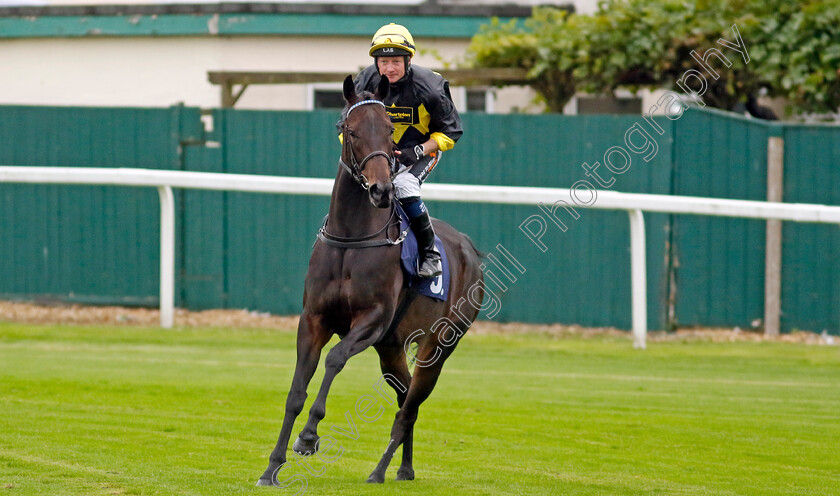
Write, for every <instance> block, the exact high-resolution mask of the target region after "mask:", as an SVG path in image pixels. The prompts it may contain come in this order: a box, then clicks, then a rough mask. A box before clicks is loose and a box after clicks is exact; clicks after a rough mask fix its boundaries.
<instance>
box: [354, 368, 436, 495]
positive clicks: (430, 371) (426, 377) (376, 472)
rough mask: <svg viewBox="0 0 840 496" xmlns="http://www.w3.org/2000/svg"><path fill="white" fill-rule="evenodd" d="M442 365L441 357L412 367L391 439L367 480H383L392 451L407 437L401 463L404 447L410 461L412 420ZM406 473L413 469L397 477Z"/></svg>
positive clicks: (432, 386)
mask: <svg viewBox="0 0 840 496" xmlns="http://www.w3.org/2000/svg"><path fill="white" fill-rule="evenodd" d="M442 366H443V359H441V360H438V361H437V362H436V363H434V364H432V365H430V366H428V367H422V366H419V365H418V366H417V368H415V369H414V377H412V378H411V386H409V388H408V395H407V396H406V398H405V403H404V404H403V406H402V407H401V408H400V410H399V411H398V412H397V415H396V418H394V425H393V427H391V440H390V442H389V443H388V447H387V448H386V449H385V453H383V454H382V458H381V459H380V460H379V464H377V465H376V468H375V469H373V472H372V473H371V474H370V477H368V480H367V481H368V482H384V481H385V471H386V470H387V469H388V465H389V464H390V463H391V458H393V457H394V453H395V452H396V451H397V448H398V447H399V446H400V444H403V443H405V442H406V441H407V440H409V439H411V441H409V445H408V446H403V463H405V461H406V448H408V455H407V456H408V463H409V464H410V463H411V449H412V448H413V446H412V444H413V437H412V436H413V430H414V422H415V421H417V412H418V410H419V409H420V404H422V403H423V401H425V400H426V398H428V397H429V395H430V394H431V393H432V390H433V389H434V388H435V384H436V383H437V380H438V377H439V376H440V371H441V367H442ZM409 466H410V465H409ZM401 469H402V467H401ZM408 475H411V476H412V478H413V476H414V470H413V469H411V473H410V474H409V473H408V472H407V471H405V472H403V473H402V476H403V478H402V479H400V474H399V473H398V474H397V478H398V479H400V480H405V478H407V476H408Z"/></svg>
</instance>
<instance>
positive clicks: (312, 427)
mask: <svg viewBox="0 0 840 496" xmlns="http://www.w3.org/2000/svg"><path fill="white" fill-rule="evenodd" d="M383 313H384V312H383V311H382V309H381V308H377V309H376V310H372V311H370V312H367V313H365V314H364V315H362V316H360V317H358V318H357V319H354V322H353V326H352V327H351V329H350V332H348V333H347V335H346V336H345V337H344V338H343V339H342V340H341V341H340V342H339V343H338V344H336V345H335V346H333V347H332V349H331V350H330V351H329V353H327V359H326V360H324V368H325V369H326V370H325V371H324V381H323V382H322V383H321V389H319V390H318V396H317V397H316V398H315V401H314V402H313V403H312V407H311V408H310V409H309V419H308V420H307V421H306V425H305V426H304V427H303V429H302V430H301V431H300V435H299V436H298V438H297V440H296V441H295V444H294V445H293V446H292V449H294V450H295V452H297V453H300V454H302V455H304V454H311V453H314V452H315V451H316V449H317V445H318V439H319V437H318V423H319V422H321V420H323V418H324V416H325V415H326V414H327V407H326V405H327V395H328V394H329V392H330V386H331V385H332V382H333V380H335V376H336V375H338V373H339V372H341V369H343V368H344V365H346V364H347V360H349V359H350V357H352V356H354V355H356V354H358V353H361V352H362V351H364V350H366V349H367V348H369V347H370V346H371V345H372V344H373V343H375V342H376V341H377V340H378V339H379V337H380V334H381V333H382V331H383V330H384V327H385V325H386V324H387V322H386V321H387V319H385V318H384V317H383Z"/></svg>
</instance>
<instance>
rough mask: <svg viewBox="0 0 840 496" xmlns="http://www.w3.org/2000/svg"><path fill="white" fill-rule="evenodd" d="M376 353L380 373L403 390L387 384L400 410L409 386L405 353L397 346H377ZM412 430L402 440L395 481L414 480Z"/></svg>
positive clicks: (409, 380) (409, 378) (409, 376)
mask: <svg viewBox="0 0 840 496" xmlns="http://www.w3.org/2000/svg"><path fill="white" fill-rule="evenodd" d="M376 351H377V352H379V365H380V367H381V369H382V373H383V374H391V375H393V376H394V377H395V378H396V379H397V381H399V385H402V386H403V388H400V387H399V386H398V385H397V384H393V383H389V384H391V387H393V388H394V391H396V393H397V405H398V406H399V407H400V408H402V407H403V404H405V398H406V396H407V395H408V385H410V384H411V374H410V373H409V372H408V365H407V364H406V361H405V351H404V350H403V349H402V348H401V347H399V346H393V347H387V348H384V347H379V346H377V347H376ZM413 430H414V428H413V427H412V428H411V429H410V430H409V431H408V433H407V434H406V436H405V439H404V440H403V454H402V463H401V464H400V469H399V471H397V480H414V468H413V467H412V452H411V449H412V444H413V441H412V432H413Z"/></svg>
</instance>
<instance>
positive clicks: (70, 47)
mask: <svg viewBox="0 0 840 496" xmlns="http://www.w3.org/2000/svg"><path fill="white" fill-rule="evenodd" d="M417 42H418V45H419V48H420V49H419V51H418V54H417V56H416V57H415V58H414V63H416V64H418V65H422V66H425V67H431V68H440V67H442V66H443V65H444V61H446V62H452V61H455V60H457V59H458V58H462V57H463V56H464V53H465V50H466V47H467V45H468V44H469V41H468V40H448V39H423V40H421V39H418V40H417ZM368 46H369V40H368V38H366V37H350V36H346V37H340V36H336V37H293V36H273V37H268V36H266V37H209V36H206V37H160V38H154V37H136V38H135V37H125V38H116V37H114V38H106V37H96V38H94V37H85V38H40V39H39V38H25V39H12V40H2V41H0V67H3V68H4V70H2V71H0V105H10V104H21V105H90V106H143V107H150V106H153V107H166V106H169V105H173V104H176V103H179V102H183V103H184V104H185V105H188V106H198V107H204V108H209V107H218V106H220V105H221V96H220V95H221V90H220V87H219V86H215V85H212V84H210V82H209V81H208V79H207V72H208V71H346V72H347V73H348V74H354V75H355V74H356V73H357V72H358V71H359V69H360V68H361V67H363V66H365V65H367V64H370V63H371V58H370V57H369V56H368V55H367V50H368ZM454 93H457V94H459V95H460V92H454ZM526 93H527V92H526ZM502 94H505V93H504V92H503V93H502ZM456 98H458V97H457V96H456ZM531 98H532V95H529V96H526V97H525V99H524V101H520V100H521V98H519V97H515V98H514V99H513V100H511V101H508V99H507V98H502V101H501V102H500V103H499V105H498V106H497V108H499V109H500V110H501V109H508V110H509V109H511V108H521V107H524V106H525V104H527V102H528V101H529V100H530V99H531ZM458 99H460V98H458ZM308 104H309V92H308V91H307V87H306V85H253V86H249V87H248V89H247V90H246V91H245V93H244V94H243V96H242V98H241V99H240V100H239V102H238V103H237V104H236V107H237V108H252V109H286V110H304V109H307V105H308ZM456 104H458V105H459V106H460V105H461V104H463V102H461V101H456ZM501 111H504V110H501Z"/></svg>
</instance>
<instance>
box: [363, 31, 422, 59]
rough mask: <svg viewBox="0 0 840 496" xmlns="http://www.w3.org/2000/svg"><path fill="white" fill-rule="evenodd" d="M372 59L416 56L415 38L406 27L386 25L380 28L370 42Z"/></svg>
mask: <svg viewBox="0 0 840 496" xmlns="http://www.w3.org/2000/svg"><path fill="white" fill-rule="evenodd" d="M369 53H370V56H371V57H399V56H401V55H408V56H409V57H413V56H414V38H413V37H412V36H411V33H409V32H408V29H406V27H405V26H401V25H399V24H394V23H393V22H392V23H391V24H386V25H384V26H382V27H381V28H379V29H378V30H377V31H376V33H374V35H373V39H372V40H371V41H370V52H369Z"/></svg>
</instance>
